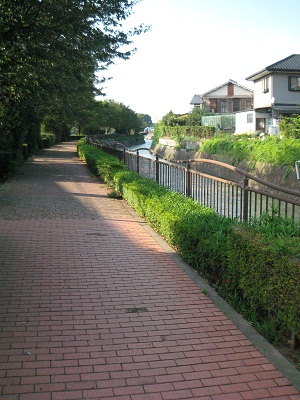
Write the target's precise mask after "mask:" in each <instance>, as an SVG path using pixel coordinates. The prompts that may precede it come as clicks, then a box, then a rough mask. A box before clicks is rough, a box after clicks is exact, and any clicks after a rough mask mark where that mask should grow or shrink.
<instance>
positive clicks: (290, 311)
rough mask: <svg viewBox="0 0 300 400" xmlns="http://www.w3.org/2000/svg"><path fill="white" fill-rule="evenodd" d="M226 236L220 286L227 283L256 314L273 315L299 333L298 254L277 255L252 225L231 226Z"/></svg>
mask: <svg viewBox="0 0 300 400" xmlns="http://www.w3.org/2000/svg"><path fill="white" fill-rule="evenodd" d="M227 240H228V244H229V245H228V248H227V254H228V266H227V274H226V275H225V276H224V279H225V281H224V282H223V284H224V286H225V284H226V282H227V283H229V285H228V288H229V287H230V290H231V291H235V290H236V291H238V292H239V294H240V296H241V297H243V298H245V299H247V301H248V303H249V305H250V306H251V308H252V309H255V310H259V313H260V315H262V316H265V317H268V318H269V319H273V318H276V320H277V321H278V324H281V325H282V327H284V328H285V330H286V331H292V332H293V333H296V334H299V333H300V318H299V316H300V260H299V258H293V257H288V256H285V255H278V254H277V253H276V252H275V251H274V248H273V246H272V245H271V244H270V241H269V240H267V239H266V238H265V237H264V235H262V234H261V233H258V232H255V230H253V229H245V228H241V227H235V228H234V229H231V230H230V231H229V232H228V239H227ZM298 243H299V238H298ZM298 246H299V245H298ZM298 250H299V248H298Z"/></svg>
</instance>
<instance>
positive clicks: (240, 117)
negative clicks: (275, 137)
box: [235, 110, 275, 134]
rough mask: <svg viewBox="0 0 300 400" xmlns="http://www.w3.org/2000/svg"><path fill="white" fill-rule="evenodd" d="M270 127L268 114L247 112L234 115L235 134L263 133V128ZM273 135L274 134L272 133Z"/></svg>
mask: <svg viewBox="0 0 300 400" xmlns="http://www.w3.org/2000/svg"><path fill="white" fill-rule="evenodd" d="M266 125H267V126H269V125H271V117H270V115H269V114H268V113H261V112H256V111H254V110H248V111H244V112H239V113H236V114H235V133H236V134H240V133H250V132H256V131H261V132H265V126H266ZM274 133H275V132H274Z"/></svg>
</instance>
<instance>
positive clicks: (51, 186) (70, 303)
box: [0, 143, 300, 400]
mask: <svg viewBox="0 0 300 400" xmlns="http://www.w3.org/2000/svg"><path fill="white" fill-rule="evenodd" d="M109 191H110V189H109V188H107V187H106V186H105V184H103V183H100V182H99V181H98V180H97V179H96V178H95V177H93V176H92V175H91V174H90V172H89V171H88V169H87V167H86V166H85V165H84V163H83V162H82V161H81V160H79V159H78V158H77V156H76V143H63V144H61V145H57V146H55V147H54V148H52V149H50V150H47V151H43V152H41V153H40V154H39V155H38V156H36V157H35V158H34V159H33V160H31V161H29V162H27V163H26V164H25V165H24V166H23V167H22V169H21V170H20V171H19V173H18V174H17V175H16V177H15V178H13V179H11V180H9V181H8V182H6V183H4V184H1V185H0V229H1V230H0V235H1V239H0V271H1V279H0V296H1V297H0V300H1V302H0V312H1V334H0V357H1V358H0V360H1V369H0V384H1V391H0V394H1V396H0V398H1V400H12V399H17V400H25V399H26V400H65V399H70V400H76V399H111V398H113V399H119V400H138V399H141V400H148V399H151V400H162V399H163V400H165V399H206V400H226V399H230V400H239V399H242V400H244V399H251V400H252V399H269V398H272V399H294V400H295V399H300V392H299V390H298V389H296V386H297V387H298V384H299V385H300V379H299V381H298V382H297V379H298V378H299V376H300V374H299V373H298V372H297V371H296V369H293V367H292V366H290V365H289V364H283V365H287V367H286V368H287V369H288V370H289V371H287V372H288V373H287V374H285V373H284V368H285V367H284V366H283V367H281V368H279V369H280V370H281V372H280V371H279V369H277V368H278V367H276V366H275V364H276V363H274V362H273V361H272V362H270V361H269V359H268V358H267V356H266V353H268V352H267V351H266V352H264V349H261V350H259V348H258V347H257V346H254V344H253V343H252V340H251V341H250V340H249V339H248V338H247V337H246V336H245V334H244V333H243V332H242V330H240V327H239V328H238V327H237V324H236V323H235V322H234V318H229V317H228V315H227V316H226V315H225V314H224V313H223V311H221V309H220V308H219V307H218V306H217V305H215V303H214V302H213V301H212V300H211V298H210V297H209V295H208V296H207V295H206V294H204V293H203V292H202V289H201V281H200V283H199V282H198V281H197V279H192V275H193V274H192V273H190V274H188V273H187V271H186V269H185V268H182V265H181V264H180V262H177V261H176V257H174V254H173V253H172V251H171V249H169V250H168V246H166V245H164V244H162V241H161V240H159V239H158V238H157V235H155V234H154V233H153V232H152V230H151V229H150V228H149V227H148V226H147V225H146V224H145V223H144V222H143V221H142V220H141V219H140V218H138V217H136V215H135V213H134V212H132V211H131V210H130V208H129V207H128V206H127V205H126V203H125V202H124V201H120V200H116V199H111V198H109V197H108V196H107V194H108V192H109ZM204 292H206V291H204ZM271 353H272V351H271ZM282 370H283V371H282ZM285 375H287V376H292V378H289V379H288V378H287V377H286V376H285ZM291 381H293V384H291Z"/></svg>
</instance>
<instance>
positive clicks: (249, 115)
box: [247, 114, 253, 124]
mask: <svg viewBox="0 0 300 400" xmlns="http://www.w3.org/2000/svg"><path fill="white" fill-rule="evenodd" d="M252 122H253V114H247V124H252Z"/></svg>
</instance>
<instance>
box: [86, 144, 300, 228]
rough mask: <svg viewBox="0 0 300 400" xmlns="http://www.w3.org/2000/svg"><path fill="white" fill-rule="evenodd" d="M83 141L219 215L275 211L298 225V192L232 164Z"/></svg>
mask: <svg viewBox="0 0 300 400" xmlns="http://www.w3.org/2000/svg"><path fill="white" fill-rule="evenodd" d="M87 142H88V143H90V144H92V145H93V146H96V147H99V148H100V149H102V150H104V151H105V152H106V153H108V154H111V155H113V156H115V157H118V158H119V159H120V160H122V161H123V162H124V164H125V165H126V167H127V168H128V169H130V170H131V171H134V172H137V173H138V174H140V175H141V176H144V177H146V178H149V179H153V180H155V181H156V182H157V183H158V184H160V185H163V186H166V187H168V188H170V190H172V191H174V192H178V193H182V194H184V195H186V196H189V197H191V198H193V199H194V200H196V201H198V202H200V203H201V204H203V205H205V206H208V207H210V208H213V209H214V210H215V211H216V212H218V213H219V214H220V215H223V216H226V217H229V218H232V219H233V218H237V219H239V220H243V221H249V220H250V219H251V218H253V217H256V218H258V217H260V216H261V215H262V214H263V213H269V212H274V210H276V213H277V215H278V216H281V217H290V218H291V219H292V220H293V221H295V222H300V192H299V191H296V190H292V189H288V188H284V187H282V186H278V185H275V184H273V183H270V182H267V181H265V180H263V179H260V178H257V177H255V176H254V175H251V174H249V173H248V172H246V171H243V170H241V169H239V168H236V167H234V166H232V165H229V164H226V163H223V162H220V161H215V160H210V159H204V158H199V159H191V160H181V161H177V160H170V161H166V160H165V159H164V158H163V157H162V156H161V155H159V154H156V155H155V156H154V155H152V156H151V157H145V156H142V155H140V151H142V150H147V151H148V152H149V153H150V154H152V152H151V150H149V149H148V148H144V147H141V148H139V149H137V150H130V149H128V148H126V147H125V146H124V145H123V144H121V143H116V144H114V145H111V144H110V143H108V142H105V141H101V142H99V141H97V140H92V139H91V138H87ZM192 164H195V165H197V170H196V169H192V168H191V165H192ZM208 164H211V165H214V166H217V167H218V169H219V172H220V171H222V169H223V170H226V171H231V172H232V173H233V175H234V176H235V177H236V176H239V179H235V181H234V180H231V179H224V178H221V177H218V176H214V175H211V174H209V173H205V172H203V171H201V165H208ZM218 175H220V174H218ZM250 183H251V184H250Z"/></svg>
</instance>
